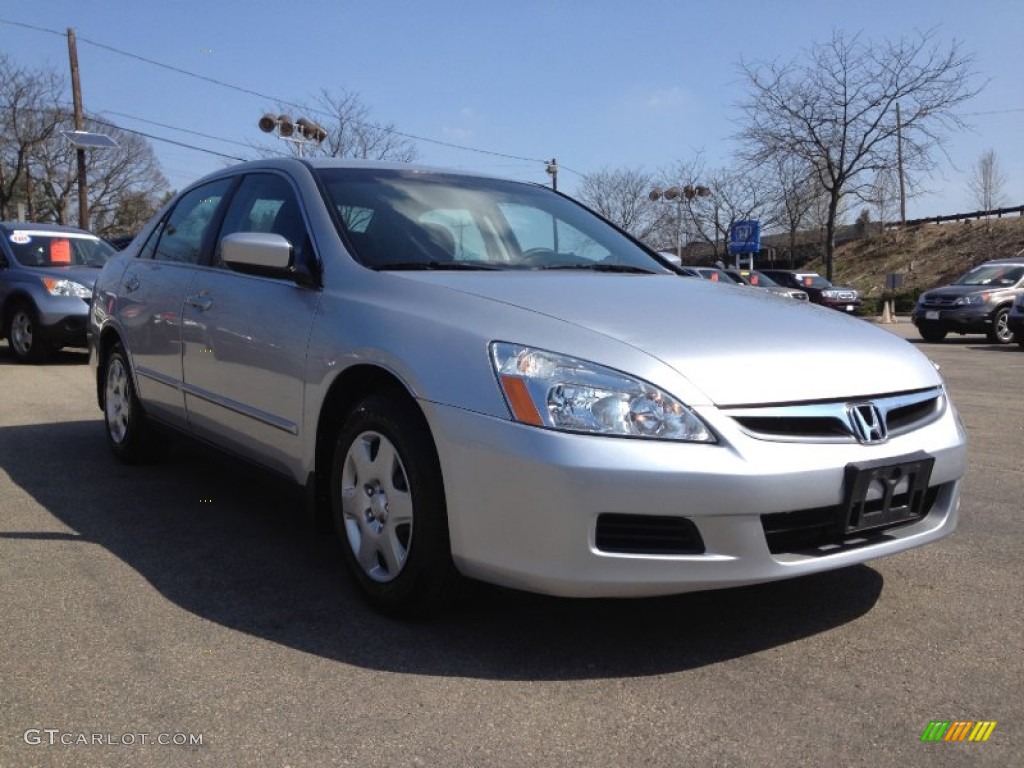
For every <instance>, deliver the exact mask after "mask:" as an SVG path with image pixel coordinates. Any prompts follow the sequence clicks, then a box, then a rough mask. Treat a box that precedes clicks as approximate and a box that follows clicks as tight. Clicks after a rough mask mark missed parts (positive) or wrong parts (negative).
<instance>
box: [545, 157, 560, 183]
mask: <svg viewBox="0 0 1024 768" xmlns="http://www.w3.org/2000/svg"><path fill="white" fill-rule="evenodd" d="M546 170H547V172H548V175H549V176H550V177H551V188H552V189H553V190H555V191H556V192H557V191H558V161H557V160H556V159H555V158H553V157H552V158H551V160H550V162H548V167H547V169H546Z"/></svg>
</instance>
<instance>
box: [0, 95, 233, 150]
mask: <svg viewBox="0 0 1024 768" xmlns="http://www.w3.org/2000/svg"><path fill="white" fill-rule="evenodd" d="M57 106H58V107H59V108H60V109H61V110H66V109H67V106H66V105H60V104H58V105H57ZM10 108H11V105H10V104H0V109H10ZM21 109H22V110H24V111H30V112H48V111H50V110H47V109H43V108H32V107H21ZM85 119H86V120H88V121H89V122H91V123H96V125H103V126H106V127H107V128H116V129H117V130H119V131H124V132H125V133H133V134H135V135H137V136H143V137H145V138H147V139H151V140H153V141H162V142H164V143H166V144H174V145H175V146H178V147H184V148H185V149H193V150H196V151H197V152H205V153H207V154H208V155H217V156H218V157H223V158H225V159H227V160H238V161H240V162H244V161H245V160H246V158H244V157H238V156H237V155H228V154H225V153H224V152H217V151H216V150H213V149H206V148H205V147H197V146H196V145H195V144H186V143H185V142H183V141H175V140H174V139H168V138H165V137H163V136H154V135H153V134H151V133H146V132H145V131H137V130H134V129H132V128H125V127H124V126H123V125H118V124H117V123H112V122H110V121H109V120H104V119H102V118H100V117H95V116H93V115H86V116H85ZM138 119H141V118H138ZM143 122H152V121H148V120H144V121H143ZM157 125H162V124H160V123H157ZM164 127H165V128H171V129H172V130H179V131H183V130H187V129H184V128H174V127H173V126H170V125H167V126H164ZM190 132H191V133H195V131H190ZM199 135H204V134H199ZM209 138H216V137H213V136H211V137H209ZM232 143H238V142H232Z"/></svg>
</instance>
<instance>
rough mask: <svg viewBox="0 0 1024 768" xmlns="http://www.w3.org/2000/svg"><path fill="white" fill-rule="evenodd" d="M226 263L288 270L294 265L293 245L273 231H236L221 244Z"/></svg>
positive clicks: (221, 251) (264, 268)
mask: <svg viewBox="0 0 1024 768" xmlns="http://www.w3.org/2000/svg"><path fill="white" fill-rule="evenodd" d="M220 249H221V250H220V255H221V258H222V259H223V260H224V263H225V264H227V265H229V266H232V267H255V268H256V269H260V270H287V269H288V267H290V266H291V265H292V245H291V243H289V242H288V241H287V240H286V239H285V238H283V237H281V235H276V234H274V233H272V232H235V233H234V234H231V235H228V236H227V237H225V238H224V239H223V240H222V241H221V244H220Z"/></svg>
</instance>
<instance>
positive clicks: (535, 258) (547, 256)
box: [522, 248, 558, 267]
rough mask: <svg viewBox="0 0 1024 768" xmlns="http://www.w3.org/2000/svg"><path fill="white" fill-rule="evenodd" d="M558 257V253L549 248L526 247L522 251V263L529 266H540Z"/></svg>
mask: <svg viewBox="0 0 1024 768" xmlns="http://www.w3.org/2000/svg"><path fill="white" fill-rule="evenodd" d="M557 259H558V254H557V253H555V252H554V251H553V250H551V249H550V248H527V249H526V250H525V251H523V254H522V260H523V263H525V264H528V265H530V266H531V267H540V266H545V265H547V264H550V263H551V262H553V261H555V260H557Z"/></svg>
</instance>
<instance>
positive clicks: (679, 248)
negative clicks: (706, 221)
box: [647, 184, 711, 264]
mask: <svg viewBox="0 0 1024 768" xmlns="http://www.w3.org/2000/svg"><path fill="white" fill-rule="evenodd" d="M710 194H711V190H710V189H709V188H708V187H705V186H704V185H702V184H687V185H685V186H682V187H679V186H671V187H669V188H668V189H662V188H661V187H654V188H652V189H651V191H650V192H648V193H647V199H648V200H650V201H651V202H657V201H658V200H664V201H665V202H672V201H675V204H676V257H677V258H678V259H679V263H680V264H682V263H683V201H685V202H686V204H687V206H689V204H690V201H691V200H693V198H695V197H708V196H709V195H710Z"/></svg>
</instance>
